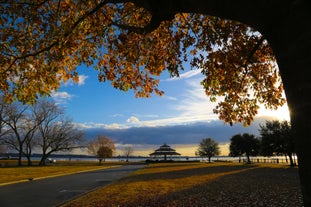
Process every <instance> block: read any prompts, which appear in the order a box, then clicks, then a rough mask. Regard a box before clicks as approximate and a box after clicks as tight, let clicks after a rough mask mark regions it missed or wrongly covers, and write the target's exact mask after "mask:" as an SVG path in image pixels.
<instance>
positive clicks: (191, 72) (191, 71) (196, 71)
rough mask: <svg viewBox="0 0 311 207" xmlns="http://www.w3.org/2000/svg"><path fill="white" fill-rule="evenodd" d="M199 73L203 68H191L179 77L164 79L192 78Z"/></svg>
mask: <svg viewBox="0 0 311 207" xmlns="http://www.w3.org/2000/svg"><path fill="white" fill-rule="evenodd" d="M198 74H201V70H190V71H187V72H185V73H182V74H180V75H179V77H174V78H168V79H165V80H164V81H174V80H181V79H188V78H191V77H193V76H196V75H198Z"/></svg>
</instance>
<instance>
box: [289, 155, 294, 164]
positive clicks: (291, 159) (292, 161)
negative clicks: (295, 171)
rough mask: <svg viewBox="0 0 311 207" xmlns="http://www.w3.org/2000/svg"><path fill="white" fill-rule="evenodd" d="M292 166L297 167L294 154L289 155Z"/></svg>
mask: <svg viewBox="0 0 311 207" xmlns="http://www.w3.org/2000/svg"><path fill="white" fill-rule="evenodd" d="M288 157H289V162H290V166H295V163H294V160H293V154H288Z"/></svg>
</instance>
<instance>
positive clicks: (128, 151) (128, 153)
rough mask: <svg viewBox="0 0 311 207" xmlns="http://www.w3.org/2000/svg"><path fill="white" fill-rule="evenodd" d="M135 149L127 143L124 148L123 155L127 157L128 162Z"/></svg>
mask: <svg viewBox="0 0 311 207" xmlns="http://www.w3.org/2000/svg"><path fill="white" fill-rule="evenodd" d="M133 152H134V150H133V148H132V146H130V145H126V146H125V147H124V148H123V155H124V156H125V157H126V162H128V161H129V156H131V155H132V154H133Z"/></svg>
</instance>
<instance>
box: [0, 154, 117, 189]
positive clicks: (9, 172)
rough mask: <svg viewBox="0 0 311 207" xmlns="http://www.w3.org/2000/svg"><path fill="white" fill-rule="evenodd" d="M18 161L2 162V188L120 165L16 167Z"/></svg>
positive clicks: (66, 163)
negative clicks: (15, 183) (48, 177)
mask: <svg viewBox="0 0 311 207" xmlns="http://www.w3.org/2000/svg"><path fill="white" fill-rule="evenodd" d="M16 162H17V161H16V160H1V161H0V164H1V166H4V167H0V186H1V185H4V184H6V183H10V182H16V181H24V180H28V179H30V178H32V179H39V178H42V177H47V176H57V175H62V174H70V173H75V172H81V171H87V170H95V169H102V168H106V167H111V166H112V165H116V164H120V163H104V164H102V165H98V162H75V161H72V162H70V161H68V162H61V161H60V162H57V163H53V164H49V165H47V166H36V165H35V164H37V163H34V166H21V167H17V166H16Z"/></svg>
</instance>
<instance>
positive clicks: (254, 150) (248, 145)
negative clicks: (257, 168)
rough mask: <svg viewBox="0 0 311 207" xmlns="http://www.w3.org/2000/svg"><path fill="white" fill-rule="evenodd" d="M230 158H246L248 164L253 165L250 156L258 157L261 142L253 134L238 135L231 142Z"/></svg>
mask: <svg viewBox="0 0 311 207" xmlns="http://www.w3.org/2000/svg"><path fill="white" fill-rule="evenodd" d="M230 141H231V142H230V154H229V156H232V157H237V156H244V155H245V156H246V158H247V163H251V160H250V156H256V155H258V152H259V147H260V141H259V140H258V139H256V138H255V136H254V135H252V134H247V133H244V134H242V135H241V134H236V135H234V136H232V138H231V140H230Z"/></svg>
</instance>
